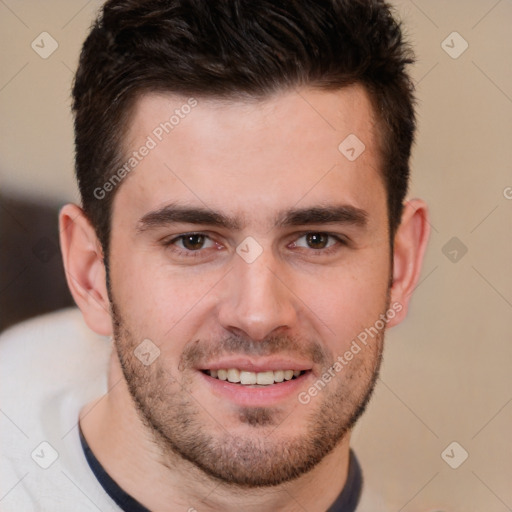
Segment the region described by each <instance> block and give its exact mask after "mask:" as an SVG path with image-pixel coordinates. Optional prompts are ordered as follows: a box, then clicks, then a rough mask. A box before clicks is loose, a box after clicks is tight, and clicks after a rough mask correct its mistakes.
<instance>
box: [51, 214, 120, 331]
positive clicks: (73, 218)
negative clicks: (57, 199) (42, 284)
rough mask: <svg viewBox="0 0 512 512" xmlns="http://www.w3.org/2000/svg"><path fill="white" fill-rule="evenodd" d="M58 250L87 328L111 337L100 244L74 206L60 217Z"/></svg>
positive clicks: (82, 215) (93, 231) (84, 216)
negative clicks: (60, 251)
mask: <svg viewBox="0 0 512 512" xmlns="http://www.w3.org/2000/svg"><path fill="white" fill-rule="evenodd" d="M59 230H60V246H61V250H62V259H63V261H64V270H65V272H66V279H67V282H68V286H69V289H70V291H71V294H72V295H73V298H74V299H75V302H76V303H77V305H78V307H79V308H80V310H81V311H82V315H83V317H84V320H85V322H86V323H87V325H88V326H89V327H90V328H91V329H92V330H93V331H94V332H96V333H98V334H102V335H104V336H110V335H111V334H112V321H111V316H110V301H109V298H108V293H107V283H106V272H105V264H104V260H103V251H102V248H101V244H100V242H99V240H98V238H97V237H96V232H95V230H94V228H93V227H92V225H91V223H90V222H89V220H88V219H87V217H86V215H85V213H84V211H83V210H82V209H81V208H79V207H78V206H76V205H74V204H67V205H66V206H64V207H63V208H62V209H61V211H60V214H59Z"/></svg>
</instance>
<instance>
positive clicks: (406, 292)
mask: <svg viewBox="0 0 512 512" xmlns="http://www.w3.org/2000/svg"><path fill="white" fill-rule="evenodd" d="M429 234H430V224H429V222H428V208H427V205H426V203H425V202H424V201H422V200H421V199H412V200H410V201H406V202H405V204H404V211H403V214H402V221H401V223H400V226H399V227H398V230H397V232H396V234H395V240H394V251H393V284H392V286H391V304H395V303H397V304H400V305H401V306H402V308H401V310H400V312H399V314H397V315H396V316H395V317H394V319H393V320H391V321H390V322H389V324H388V325H389V326H390V327H391V326H393V325H397V324H399V323H400V322H401V321H402V320H403V319H404V318H405V317H406V315H407V310H408V307H409V301H410V299H411V296H412V293H413V291H414V289H415V288H416V285H417V284H418V280H419V277H420V274H421V267H422V263H423V256H424V254H425V250H426V247H427V242H428V238H429Z"/></svg>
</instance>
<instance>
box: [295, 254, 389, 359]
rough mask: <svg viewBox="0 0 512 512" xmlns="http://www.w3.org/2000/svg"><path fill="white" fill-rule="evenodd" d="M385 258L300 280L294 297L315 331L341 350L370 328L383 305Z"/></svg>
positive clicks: (385, 272)
mask: <svg viewBox="0 0 512 512" xmlns="http://www.w3.org/2000/svg"><path fill="white" fill-rule="evenodd" d="M388 282H389V264H388V260H387V258H382V257H380V258H378V259H377V258H369V259H367V260H366V261H364V259H363V258H360V260H359V261H358V262H357V263H355V264H351V265H347V266H345V267H339V268H336V269H330V270H329V271H328V272H324V273H323V274H318V275H316V276H309V277H307V278H302V279H301V284H300V286H299V287H298V288H297V292H296V293H297V295H298V296H299V297H300V298H301V299H302V300H303V302H304V304H305V307H304V315H306V316H309V318H310V319H311V321H313V322H314V323H315V330H316V331H317V332H318V333H322V336H325V339H326V340H328V339H331V340H332V343H333V345H335V347H333V348H334V350H335V351H337V352H339V350H341V348H340V343H342V344H343V347H344V346H345V344H346V343H350V340H352V339H353V338H355V337H356V336H357V334H359V333H360V332H361V331H363V330H364V329H365V328H366V327H369V326H372V325H374V323H375V321H376V320H377V319H378V318H379V315H380V314H381V313H383V312H384V310H385V308H386V302H387V292H388Z"/></svg>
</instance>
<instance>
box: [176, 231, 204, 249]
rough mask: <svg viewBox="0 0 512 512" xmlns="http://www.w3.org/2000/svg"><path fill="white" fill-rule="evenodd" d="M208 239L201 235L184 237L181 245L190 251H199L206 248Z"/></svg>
mask: <svg viewBox="0 0 512 512" xmlns="http://www.w3.org/2000/svg"><path fill="white" fill-rule="evenodd" d="M205 240H206V237H205V236H204V235H200V234H191V235H183V236H182V237H181V243H182V245H183V247H184V248H185V249H187V250H189V251H198V250H199V249H202V248H203V246H204V242H205Z"/></svg>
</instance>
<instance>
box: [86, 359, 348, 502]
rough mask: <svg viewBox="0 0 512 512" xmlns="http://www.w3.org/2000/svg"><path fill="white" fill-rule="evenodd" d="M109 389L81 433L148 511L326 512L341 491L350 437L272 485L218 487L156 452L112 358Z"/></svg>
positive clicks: (89, 409)
mask: <svg viewBox="0 0 512 512" xmlns="http://www.w3.org/2000/svg"><path fill="white" fill-rule="evenodd" d="M109 389H110V391H109V392H108V393H107V394H106V395H104V396H103V397H101V398H100V399H98V400H96V401H94V402H92V403H90V404H88V405H87V406H86V407H84V409H83V410H82V411H81V413H80V424H81V428H82V431H83V434H84V436H85V438H86V440H87V442H88V444H89V446H90V448H91V450H92V451H93V453H94V455H95V456H96V458H97V459H98V461H99V462H100V464H101V465H102V466H103V468H104V469H105V470H106V471H107V473H108V474H109V475H110V476H111V478H112V479H113V480H115V482H116V483H117V484H118V485H119V486H120V487H121V488H122V489H123V490H124V491H125V492H127V493H128V494H130V495H131V496H132V497H133V498H135V499H136V500H137V501H139V502H140V503H141V504H142V505H144V506H145V507H146V508H148V509H150V510H162V511H174V510H190V511H194V509H197V510H201V511H205V512H210V511H212V512H213V511H220V510H222V511H226V512H231V511H233V512H234V511H239V510H245V511H248V512H252V511H254V512H256V511H260V510H265V509H268V510H275V511H279V512H292V511H299V510H301V511H302V510H304V509H305V510H308V511H312V512H313V511H325V510H327V509H328V508H329V506H330V505H331V504H332V503H333V502H334V500H335V499H336V497H337V496H338V495H339V493H340V492H341V490H342V489H343V486H344V484H345V481H346V478H347V473H348V463H349V435H347V436H345V438H344V439H343V440H342V442H340V443H339V444H338V445H337V446H336V448H335V449H334V450H333V451H332V452H331V453H330V454H329V455H327V456H326V457H325V458H324V459H323V460H322V461H321V462H320V463H319V464H318V465H317V466H316V467H315V468H313V469H312V470H311V471H310V472H308V473H307V474H305V475H303V476H301V477H299V478H297V479H295V480H293V481H291V482H287V483H285V484H281V485H278V486H275V487H265V488H252V489H242V488H240V487H237V486H233V485H230V484H226V483H222V482H221V483H219V481H218V480H216V479H214V478H212V477H210V476H208V475H206V474H205V473H203V472H202V471H201V470H200V469H198V468H197V467H196V466H195V465H193V464H191V463H190V462H188V461H186V460H184V459H183V458H182V457H180V456H178V455H175V454H172V455H169V454H167V453H166V454H163V453H162V452H161V450H160V449H159V448H158V444H157V443H155V441H154V437H153V434H152V432H151V431H150V430H149V428H148V427H147V426H145V425H144V423H143V422H142V421H141V419H140V417H139V415H138V413H137V411H136V408H135V405H134V403H133V401H132V399H131V396H130V393H129V390H128V386H127V384H126V381H125V379H124V376H123V374H122V371H121V369H120V367H119V364H118V361H117V357H114V354H113V355H112V358H111V369H110V373H109Z"/></svg>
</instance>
